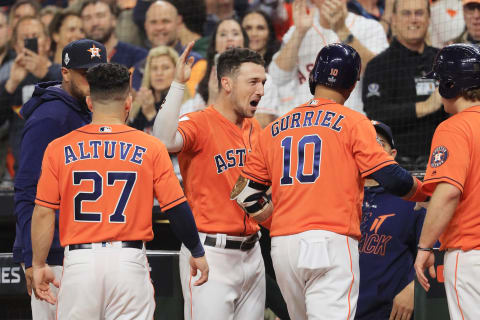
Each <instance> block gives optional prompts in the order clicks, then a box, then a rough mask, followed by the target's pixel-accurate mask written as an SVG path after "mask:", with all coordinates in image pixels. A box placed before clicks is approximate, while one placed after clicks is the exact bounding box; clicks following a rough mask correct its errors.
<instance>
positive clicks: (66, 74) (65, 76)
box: [61, 67, 70, 82]
mask: <svg viewBox="0 0 480 320" xmlns="http://www.w3.org/2000/svg"><path fill="white" fill-rule="evenodd" d="M61 71H62V78H63V81H65V82H70V71H69V70H68V69H67V68H65V67H62V69H61Z"/></svg>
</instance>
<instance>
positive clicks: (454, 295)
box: [444, 250, 480, 320]
mask: <svg viewBox="0 0 480 320" xmlns="http://www.w3.org/2000/svg"><path fill="white" fill-rule="evenodd" d="M479 274H480V250H470V251H462V250H448V251H446V252H445V256H444V278H445V291H446V293H447V301H448V311H449V313H450V319H452V320H478V319H480V308H479V307H478V305H479V304H480V285H479V282H478V275H479Z"/></svg>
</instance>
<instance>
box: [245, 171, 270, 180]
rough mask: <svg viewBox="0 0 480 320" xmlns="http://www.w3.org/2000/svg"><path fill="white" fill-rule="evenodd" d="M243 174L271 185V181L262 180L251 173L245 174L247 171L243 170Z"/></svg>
mask: <svg viewBox="0 0 480 320" xmlns="http://www.w3.org/2000/svg"><path fill="white" fill-rule="evenodd" d="M242 173H243V174H245V175H247V176H249V177H251V178H253V179H255V180H257V181H261V182H264V183H271V181H268V180H264V179H261V178H259V177H257V176H256V175H253V174H251V173H247V172H245V171H243V170H242Z"/></svg>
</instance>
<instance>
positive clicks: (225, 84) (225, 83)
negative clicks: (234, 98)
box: [220, 77, 232, 93]
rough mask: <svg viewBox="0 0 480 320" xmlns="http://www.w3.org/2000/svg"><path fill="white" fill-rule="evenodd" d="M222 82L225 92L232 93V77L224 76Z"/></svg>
mask: <svg viewBox="0 0 480 320" xmlns="http://www.w3.org/2000/svg"><path fill="white" fill-rule="evenodd" d="M220 83H221V84H222V88H223V90H225V92H227V93H230V92H231V91H232V84H231V79H230V78H229V77H222V79H220Z"/></svg>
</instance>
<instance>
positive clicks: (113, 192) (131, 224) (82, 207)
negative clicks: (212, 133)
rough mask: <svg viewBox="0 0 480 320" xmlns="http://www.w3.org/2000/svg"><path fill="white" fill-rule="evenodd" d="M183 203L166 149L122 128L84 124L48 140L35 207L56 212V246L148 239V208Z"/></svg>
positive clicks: (149, 230) (159, 143)
mask: <svg viewBox="0 0 480 320" xmlns="http://www.w3.org/2000/svg"><path fill="white" fill-rule="evenodd" d="M154 195H155V196H156V198H157V199H158V202H159V204H160V208H161V209H162V210H168V209H170V208H172V207H174V206H176V205H178V204H180V203H182V202H184V201H186V199H185V196H184V194H183V191H182V189H181V187H180V183H179V181H178V179H177V177H176V176H175V173H174V172H173V166H172V163H171V161H170V157H169V155H168V152H167V149H166V148H165V146H164V145H163V144H162V143H161V142H160V141H159V140H158V139H156V138H154V137H152V136H149V135H147V134H146V133H143V132H141V131H138V130H136V129H133V128H131V127H128V126H126V125H109V126H107V125H93V124H90V125H86V126H84V127H82V128H79V129H77V130H74V131H72V132H71V133H69V134H67V135H65V136H63V137H61V138H58V139H56V140H54V141H52V142H51V143H50V144H49V145H48V147H47V149H46V151H45V155H44V157H43V163H42V174H41V176H40V180H39V182H38V187H37V197H36V199H35V203H36V204H38V205H41V206H44V207H49V208H52V209H60V243H61V244H62V246H66V245H69V244H78V243H88V242H101V241H118V240H125V241H127V240H145V241H150V240H152V239H153V231H152V206H153V196H154Z"/></svg>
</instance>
